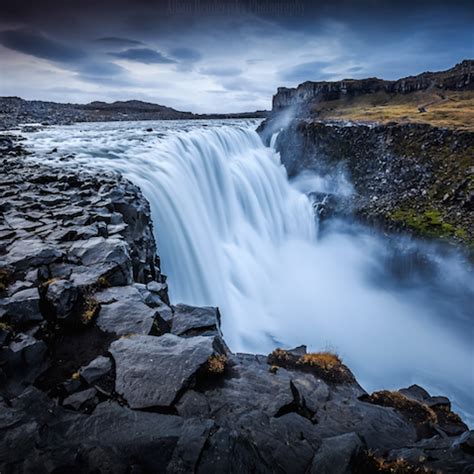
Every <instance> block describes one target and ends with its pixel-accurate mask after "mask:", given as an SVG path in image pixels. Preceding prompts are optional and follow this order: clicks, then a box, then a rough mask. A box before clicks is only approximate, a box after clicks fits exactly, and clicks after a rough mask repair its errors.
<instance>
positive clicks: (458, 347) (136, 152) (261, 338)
mask: <svg viewBox="0 0 474 474" xmlns="http://www.w3.org/2000/svg"><path fill="white" fill-rule="evenodd" d="M229 123H230V124H229ZM152 126H153V132H152V133H147V132H145V130H146V128H147V127H150V125H149V124H148V123H147V124H146V125H144V124H143V123H139V122H135V123H133V122H129V123H108V124H76V125H74V126H70V127H51V128H47V129H45V130H43V131H41V132H37V133H36V134H32V135H30V137H29V141H28V144H29V145H30V146H31V147H32V148H33V149H35V151H36V152H37V153H39V154H42V158H41V159H42V160H50V161H52V162H55V163H56V164H58V165H60V166H76V165H78V164H80V165H83V166H87V167H89V168H90V167H91V166H92V165H93V166H99V167H105V168H107V169H112V170H116V171H120V172H121V173H123V174H124V175H125V176H126V177H127V178H129V179H130V180H132V181H133V182H135V183H136V184H138V185H139V186H140V187H141V189H142V190H143V192H144V194H145V196H146V197H147V198H148V200H149V201H150V204H151V210H152V218H153V222H154V230H155V234H156V240H157V245H158V251H159V255H160V258H161V262H162V270H163V272H164V273H165V274H167V275H168V278H169V279H168V282H169V290H170V297H171V301H172V303H173V304H176V303H179V302H184V303H188V304H194V305H213V306H219V308H220V311H221V314H222V324H223V333H224V337H225V339H226V342H227V343H228V345H229V346H230V348H231V349H232V350H233V351H246V352H256V353H268V352H269V351H271V350H273V349H274V348H275V347H276V346H283V347H289V346H295V345H298V344H308V346H309V349H310V350H322V349H331V350H335V351H337V352H338V353H339V354H340V355H341V356H342V358H343V359H344V360H345V361H346V362H347V364H348V365H349V367H350V368H351V369H352V370H353V371H354V372H355V375H356V376H357V378H358V380H359V382H361V384H362V385H363V386H364V388H366V389H367V390H375V389H381V388H398V387H401V386H407V385H410V384H411V383H419V384H421V385H423V386H426V388H428V389H429V390H430V391H431V392H432V393H434V394H444V395H448V396H449V397H450V399H451V400H452V401H453V405H454V406H455V407H456V409H458V410H460V412H461V413H463V414H464V416H465V417H466V418H467V419H468V420H470V421H471V422H472V421H473V419H474V418H473V417H472V410H470V409H469V408H468V407H472V406H474V400H473V393H474V389H473V386H472V360H473V348H472V313H471V312H470V309H469V308H470V307H471V303H472V298H473V296H474V291H473V288H472V275H470V274H469V273H468V272H467V271H466V269H465V268H463V263H462V261H461V260H459V259H456V258H451V257H450V256H449V255H448V256H446V255H445V254H442V253H440V252H438V253H437V252H436V249H434V250H433V249H431V248H427V247H426V244H421V243H418V242H416V241H411V243H410V245H409V246H406V245H405V244H404V243H403V242H402V241H401V239H394V238H393V239H391V240H386V239H384V238H383V237H382V236H380V235H378V234H377V232H375V231H374V230H371V229H365V228H361V227H360V226H358V225H356V223H354V222H347V221H346V222H345V223H338V221H337V220H334V219H333V220H331V221H330V222H329V223H327V224H326V227H325V230H324V232H323V233H322V234H321V235H318V233H319V231H318V222H317V221H316V218H315V215H314V211H313V208H312V205H311V202H310V200H309V199H308V197H307V194H306V193H308V192H310V191H318V192H323V193H326V192H331V193H333V194H334V193H336V194H341V195H345V196H347V195H349V194H350V193H351V192H353V190H352V186H351V185H350V182H348V181H347V180H345V179H344V177H341V179H339V178H338V177H337V176H332V177H322V176H315V175H311V174H308V173H306V174H304V175H302V176H300V177H298V178H297V179H296V180H294V181H292V182H290V181H289V180H288V177H287V174H286V171H285V169H284V167H283V166H282V165H281V163H280V159H279V155H278V153H277V152H276V151H275V150H274V149H273V147H266V146H264V145H263V143H262V141H261V140H260V138H259V136H258V135H257V133H256V132H255V131H254V130H255V127H256V124H255V123H252V122H250V123H245V122H226V123H225V124H224V123H223V122H212V121H210V122H192V123H191V122H155V123H152ZM272 142H273V143H274V142H275V137H274V139H273V140H272ZM55 147H58V148H59V149H60V150H61V149H63V150H67V153H74V157H73V158H71V160H70V161H61V160H60V157H61V153H59V152H58V153H57V154H55V153H48V152H50V151H51V149H53V148H55ZM401 244H403V245H401ZM396 245H400V248H402V249H405V250H402V255H401V257H402V258H400V255H399V256H398V257H397V255H396V254H394V246H396ZM410 246H411V247H410ZM410 248H412V249H413V250H415V253H416V252H422V253H423V254H424V255H426V260H428V261H429V262H431V263H430V265H431V267H430V268H432V269H433V274H432V275H430V276H429V277H427V276H426V275H423V274H421V273H416V272H415V274H414V275H413V276H411V277H407V278H406V279H405V281H404V282H403V284H399V282H397V281H396V280H395V279H394V277H393V275H392V274H391V273H390V266H393V262H394V260H397V259H398V263H397V262H395V263H396V264H397V265H399V262H403V259H404V258H405V260H409V259H410V255H409V254H408V253H407V252H408V251H409V250H410ZM407 249H408V250H407ZM403 252H405V253H404V254H403ZM394 255H395V257H394ZM425 263H426V262H425ZM463 408H464V410H463Z"/></svg>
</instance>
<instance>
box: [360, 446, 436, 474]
mask: <svg viewBox="0 0 474 474" xmlns="http://www.w3.org/2000/svg"><path fill="white" fill-rule="evenodd" d="M421 462H422V461H421ZM353 472H354V473H356V474H372V473H383V474H388V473H390V474H426V473H434V472H435V471H433V470H432V469H429V468H427V467H426V466H420V465H418V466H417V465H413V464H411V463H409V462H407V461H406V460H405V459H402V458H400V459H395V460H393V461H389V460H387V459H384V458H381V457H378V456H376V455H375V454H374V453H372V452H371V451H365V450H364V451H361V452H360V453H359V454H358V455H357V456H356V459H355V460H354V462H353Z"/></svg>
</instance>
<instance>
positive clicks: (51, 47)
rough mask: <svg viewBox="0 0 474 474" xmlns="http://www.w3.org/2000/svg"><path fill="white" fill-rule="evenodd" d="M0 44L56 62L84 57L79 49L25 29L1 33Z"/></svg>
mask: <svg viewBox="0 0 474 474" xmlns="http://www.w3.org/2000/svg"><path fill="white" fill-rule="evenodd" d="M0 44H2V45H3V46H5V47H7V48H9V49H13V50H14V51H19V52H20V53H24V54H29V55H31V56H36V57H38V58H42V59H49V60H51V61H58V62H71V61H76V60H80V59H82V58H84V57H85V56H86V54H85V53H84V52H83V51H82V50H80V49H77V48H74V47H70V46H68V45H65V44H63V43H61V42H59V41H55V40H53V39H51V38H48V37H47V36H45V35H44V34H42V33H39V32H36V31H30V30H27V29H18V30H6V31H1V32H0Z"/></svg>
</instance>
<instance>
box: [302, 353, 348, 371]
mask: <svg viewBox="0 0 474 474" xmlns="http://www.w3.org/2000/svg"><path fill="white" fill-rule="evenodd" d="M297 364H302V365H311V366H317V367H320V368H321V369H322V370H333V369H339V368H340V367H341V366H342V361H341V359H340V358H339V357H338V356H337V354H334V353H332V352H314V353H310V354H305V355H303V356H301V357H300V358H299V359H298V362H297Z"/></svg>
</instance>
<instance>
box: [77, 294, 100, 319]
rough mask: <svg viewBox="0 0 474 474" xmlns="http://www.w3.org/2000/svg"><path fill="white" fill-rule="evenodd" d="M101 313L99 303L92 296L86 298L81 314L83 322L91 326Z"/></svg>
mask: <svg viewBox="0 0 474 474" xmlns="http://www.w3.org/2000/svg"><path fill="white" fill-rule="evenodd" d="M98 311H99V303H98V302H97V300H96V299H95V298H92V297H91V296H88V297H86V299H85V300H84V305H83V310H82V314H81V320H82V322H83V323H84V324H89V323H90V322H91V321H92V320H93V319H94V317H95V316H96V314H97V313H98Z"/></svg>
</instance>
